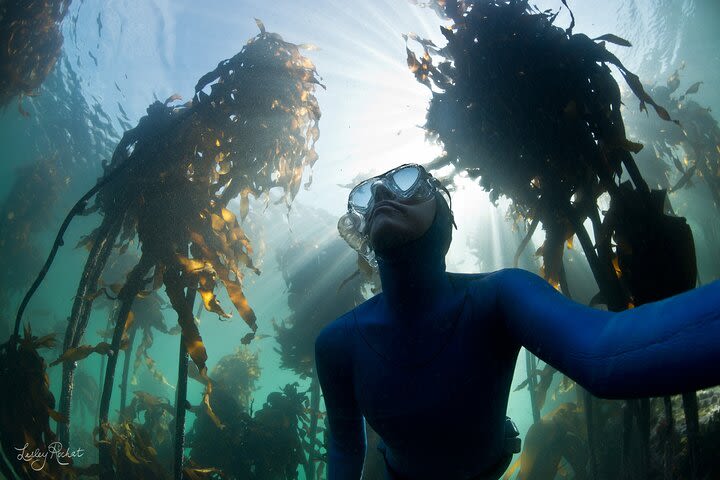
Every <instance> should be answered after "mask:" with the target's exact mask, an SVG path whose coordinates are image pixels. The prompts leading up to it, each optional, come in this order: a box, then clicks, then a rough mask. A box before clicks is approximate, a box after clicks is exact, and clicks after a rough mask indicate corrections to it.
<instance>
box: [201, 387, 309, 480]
mask: <svg viewBox="0 0 720 480" xmlns="http://www.w3.org/2000/svg"><path fill="white" fill-rule="evenodd" d="M210 402H211V404H212V409H213V411H215V412H216V413H217V415H218V417H219V418H220V419H221V420H222V422H223V425H224V426H225V427H224V428H222V429H220V428H218V427H217V425H216V424H215V422H214V421H213V420H212V419H210V418H209V417H207V415H206V414H205V412H204V411H202V412H200V413H199V415H198V418H197V420H196V421H195V423H194V424H193V427H192V431H191V432H190V433H188V444H189V445H190V446H191V448H192V450H191V452H190V458H191V460H193V461H195V462H197V463H198V464H199V465H207V466H211V467H213V468H216V469H218V470H220V471H222V472H223V473H224V474H225V475H226V476H227V478H231V479H233V478H237V479H240V478H242V479H251V480H285V479H293V478H297V477H296V475H297V468H298V466H299V465H300V464H301V463H302V462H303V460H304V459H303V453H302V451H303V447H302V445H301V438H300V430H299V428H298V421H299V419H300V418H303V417H306V416H307V414H306V413H305V410H306V409H307V404H308V399H307V397H306V396H305V395H303V394H301V393H299V392H298V391H297V384H289V385H286V386H285V387H284V388H283V389H282V391H280V392H273V393H271V394H269V395H268V397H267V401H266V403H265V404H264V405H263V407H262V408H261V409H260V410H258V411H256V412H254V414H253V412H252V411H248V410H247V408H243V406H242V405H241V404H240V403H239V402H238V401H237V400H236V398H235V396H234V395H233V394H232V393H231V392H229V391H227V390H225V388H223V386H222V384H221V383H218V386H217V390H216V391H215V392H214V393H213V396H212V398H211V400H210Z"/></svg>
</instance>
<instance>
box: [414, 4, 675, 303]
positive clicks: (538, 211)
mask: <svg viewBox="0 0 720 480" xmlns="http://www.w3.org/2000/svg"><path fill="white" fill-rule="evenodd" d="M438 4H439V5H440V6H442V7H444V12H445V13H446V15H447V17H448V18H450V19H451V20H453V21H454V22H455V23H454V25H453V26H452V27H451V28H444V27H441V29H442V33H443V35H444V36H445V37H446V38H447V41H448V43H447V45H446V46H445V47H444V48H442V49H440V48H437V47H436V46H435V45H434V44H433V43H432V42H430V41H427V40H423V39H419V38H417V37H414V36H413V37H412V38H413V39H414V40H416V41H417V42H419V43H420V44H421V45H422V47H423V54H422V56H419V57H418V56H417V55H416V54H415V53H414V52H413V51H412V50H410V49H408V65H409V67H410V69H411V71H412V72H413V73H414V74H415V76H416V78H417V79H418V81H420V82H422V83H424V84H425V85H427V86H428V87H431V88H432V89H433V97H432V100H431V103H430V107H429V109H428V114H427V123H426V128H427V130H428V134H429V135H430V136H432V137H434V138H436V139H437V140H439V141H440V142H441V143H442V144H443V146H444V148H445V152H444V154H443V155H442V156H441V157H440V158H438V159H437V160H435V161H434V162H433V164H432V165H431V167H441V166H445V165H453V166H456V167H459V168H461V169H464V170H466V171H467V172H468V173H469V174H470V175H471V176H472V177H474V178H479V181H480V185H481V186H482V187H483V188H484V189H485V190H487V191H489V192H490V197H491V199H492V200H493V201H495V200H497V199H498V198H499V197H500V196H501V195H504V196H506V197H508V198H510V199H512V207H511V208H512V213H513V215H514V216H516V217H519V218H524V219H527V220H533V227H532V230H534V227H535V226H537V222H538V221H541V222H542V223H543V226H544V228H545V230H546V231H547V236H546V241H545V244H544V245H543V247H542V249H541V250H540V251H539V252H538V253H541V254H542V255H543V260H544V274H545V277H546V278H548V280H550V281H551V282H552V283H553V284H554V285H556V287H558V288H559V287H560V282H561V278H560V277H561V269H562V263H561V259H562V251H563V247H564V245H565V242H566V241H567V240H571V239H572V237H573V235H574V234H575V233H578V235H579V238H580V240H581V242H584V240H585V238H584V237H585V235H583V234H582V232H581V231H580V230H584V229H583V227H582V223H583V221H584V220H585V219H587V218H590V219H591V220H592V222H593V227H594V229H595V238H596V239H598V240H599V241H600V242H604V243H606V245H605V244H603V245H602V246H601V248H599V250H600V251H599V252H598V255H599V256H600V257H601V258H600V260H599V262H595V261H594V260H593V258H592V257H593V256H595V255H591V256H589V261H590V264H591V268H593V272H594V273H595V276H596V279H598V283H599V285H600V288H601V291H603V296H604V299H603V301H604V303H608V304H609V305H611V307H612V308H615V309H617V308H623V307H624V306H626V305H627V304H628V303H629V302H630V300H631V296H632V295H631V293H630V292H623V291H622V289H620V288H619V286H617V281H616V280H613V277H615V271H614V269H613V268H612V266H611V263H612V260H613V258H615V256H616V255H617V254H616V253H612V252H610V238H611V235H612V234H613V231H614V227H613V226H612V225H610V223H609V221H608V222H605V223H603V220H602V219H601V218H600V215H599V212H598V207H597V199H598V197H600V196H601V195H602V194H604V193H608V194H610V195H611V196H613V197H614V194H615V192H616V191H617V190H618V188H619V187H618V183H619V178H620V176H621V174H622V172H623V168H624V169H626V170H627V171H628V172H629V174H630V177H631V178H632V180H633V183H634V184H635V188H637V189H638V190H639V191H640V192H641V193H640V194H641V195H642V196H644V197H645V198H643V200H642V201H643V202H645V203H650V202H651V200H650V199H649V196H650V193H649V191H648V189H647V186H646V184H645V183H644V181H643V180H642V178H641V177H640V175H639V173H638V172H637V168H636V166H635V163H634V161H633V158H632V155H631V152H637V151H639V150H640V149H641V148H642V145H640V144H637V143H634V142H631V141H629V140H628V139H627V137H626V135H625V127H624V124H623V120H622V117H621V114H620V105H621V101H620V89H619V87H618V85H617V83H616V82H615V80H614V79H613V77H612V75H611V71H610V65H612V66H615V67H616V68H617V69H618V70H619V72H620V73H621V74H622V76H623V77H624V78H625V80H626V81H627V83H628V85H629V86H630V88H631V90H632V91H633V92H634V93H635V95H636V96H637V97H638V98H639V99H640V102H641V108H645V104H650V105H652V106H653V107H654V109H655V110H656V112H657V113H658V115H659V116H660V117H661V118H663V119H665V120H670V116H669V114H668V113H667V111H666V110H665V109H664V108H663V107H661V106H659V105H658V104H657V103H655V102H654V101H653V99H652V98H651V97H650V96H649V95H648V94H647V93H646V92H645V90H644V89H643V87H642V84H641V83H640V80H639V79H638V77H637V76H636V75H635V74H633V73H632V72H630V71H629V70H627V69H626V68H625V67H624V66H623V64H622V63H621V62H620V60H619V59H618V58H617V57H616V56H615V55H613V54H612V53H610V52H609V51H608V50H607V49H606V48H605V42H612V43H616V44H619V45H625V46H627V45H629V43H628V42H627V41H625V40H623V39H621V38H619V37H616V36H615V35H611V34H608V35H603V36H602V37H599V38H597V39H594V40H593V39H590V38H588V37H587V36H586V35H583V34H579V33H573V32H572V28H573V26H574V22H573V24H571V26H570V28H568V29H562V28H560V27H557V26H555V25H554V24H553V22H554V20H555V18H556V16H557V13H553V12H551V11H544V12H541V11H538V10H537V9H536V8H534V7H531V6H530V5H529V3H528V2H527V1H522V0H518V1H488V0H483V1H475V2H438ZM408 40H410V39H408ZM433 56H435V57H436V58H438V59H440V61H439V62H435V61H434V59H433ZM614 199H615V202H616V203H620V202H622V201H623V199H622V198H621V197H620V196H617V197H616V198H614ZM661 213H663V212H661ZM586 240H587V242H589V238H587V239H586ZM587 242H584V243H587ZM583 247H584V248H585V247H586V245H583ZM588 247H589V248H585V249H586V250H589V251H590V252H592V251H593V250H594V248H592V246H590V245H588ZM603 247H606V248H603ZM603 250H604V252H603ZM587 253H588V252H587V251H586V254H587ZM603 253H604V254H605V256H606V257H607V258H604V259H603V258H602V256H603ZM616 262H617V261H616ZM603 263H604V264H605V265H602V264H603Z"/></svg>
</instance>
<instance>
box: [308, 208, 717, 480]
mask: <svg viewBox="0 0 720 480" xmlns="http://www.w3.org/2000/svg"><path fill="white" fill-rule="evenodd" d="M439 223H440V222H438V221H437V218H436V220H435V222H434V223H433V225H432V226H431V227H430V229H429V230H428V232H426V233H425V235H424V236H423V237H421V238H420V239H419V240H416V241H414V242H411V243H410V244H408V245H406V246H404V247H403V248H402V249H401V250H398V251H397V252H392V255H385V256H381V257H380V258H379V267H380V275H381V280H382V285H383V292H382V293H381V294H379V295H376V296H374V297H373V298H371V299H370V300H368V301H367V302H365V303H363V304H361V305H360V306H358V307H356V308H355V309H353V310H352V311H350V312H348V313H347V314H345V315H343V316H342V317H340V318H338V319H337V320H335V321H334V322H332V323H331V324H329V325H328V326H326V327H325V328H324V329H323V330H322V332H321V333H320V335H319V336H318V338H317V340H316V344H315V353H316V365H317V373H318V376H319V379H320V383H321V386H322V390H323V395H324V398H325V405H326V408H327V413H328V420H329V424H330V441H329V446H328V453H329V466H328V478H329V480H336V479H359V478H360V474H361V471H362V467H363V461H364V455H365V450H366V438H365V430H364V423H363V417H365V419H366V420H367V422H368V423H369V424H370V425H371V426H372V427H373V429H374V430H376V431H377V432H378V434H379V435H380V437H381V438H382V439H383V442H384V444H385V446H386V451H385V460H386V463H387V465H388V468H389V469H390V470H391V471H392V472H393V473H392V474H391V475H390V476H391V477H392V478H409V479H425V478H428V479H441V478H442V479H448V480H450V479H469V478H473V477H477V478H487V477H485V476H483V475H487V474H488V472H491V471H493V470H494V469H496V466H497V465H498V463H499V462H500V463H502V459H503V457H504V452H503V441H504V424H505V412H506V407H507V402H508V396H509V393H510V387H511V381H512V376H513V370H514V366H515V362H516V359H517V355H518V352H519V350H520V347H521V346H525V347H526V348H527V349H529V350H530V351H531V352H533V353H534V354H535V355H537V356H538V357H539V358H541V359H542V360H544V361H546V362H547V363H549V364H551V365H552V366H554V367H555V368H557V369H558V370H560V371H561V372H563V373H565V374H566V375H568V376H569V377H570V378H572V379H574V380H575V381H577V382H578V383H579V384H580V385H582V386H583V387H584V388H586V389H587V390H589V391H590V392H591V393H593V394H595V395H596V396H599V397H606V398H633V397H644V396H660V395H665V394H671V393H680V392H683V391H689V390H695V389H700V388H704V387H709V386H712V385H716V384H720V368H718V364H719V363H720V282H718V281H716V282H714V283H711V284H709V285H706V286H703V287H701V288H697V289H695V290H692V291H690V292H686V293H684V294H682V295H678V296H675V297H672V298H669V299H667V300H663V301H660V302H656V303H651V304H646V305H642V306H640V307H637V308H634V309H631V310H627V311H624V312H619V313H614V312H607V311H603V310H597V309H593V308H590V307H586V306H583V305H581V304H578V303H576V302H573V301H571V300H569V299H567V298H566V297H564V296H563V295H562V294H560V293H559V292H557V291H556V290H555V289H554V288H552V286H550V285H549V284H548V283H547V282H546V281H545V280H543V279H542V278H540V277H539V276H537V275H535V274H533V273H530V272H527V271H524V270H520V269H512V268H509V269H504V270H499V271H497V272H492V273H487V274H476V275H464V274H453V273H447V272H445V261H444V255H445V252H446V251H447V244H448V243H449V241H446V236H447V235H449V234H448V233H446V232H445V230H446V227H445V226H443V225H440V224H439ZM501 473H502V472H500V474H501Z"/></svg>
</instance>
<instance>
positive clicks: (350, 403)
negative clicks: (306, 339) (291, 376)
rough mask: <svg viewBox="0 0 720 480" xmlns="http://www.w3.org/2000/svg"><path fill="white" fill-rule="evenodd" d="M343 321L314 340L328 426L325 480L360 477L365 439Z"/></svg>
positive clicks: (353, 479) (342, 319) (336, 323)
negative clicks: (326, 472)
mask: <svg viewBox="0 0 720 480" xmlns="http://www.w3.org/2000/svg"><path fill="white" fill-rule="evenodd" d="M347 346H348V342H347V336H346V330H345V318H343V317H341V318H340V319H338V320H336V321H335V322H333V323H331V324H330V325H328V326H326V327H325V328H324V329H323V330H322V331H321V332H320V335H318V337H317V339H316V340H315V365H316V368H317V374H318V379H319V380H320V386H321V387H322V392H323V397H324V399H325V408H326V409H327V415H328V421H329V423H330V440H329V442H328V477H327V478H328V480H350V479H352V480H357V479H359V478H360V477H361V475H362V469H363V462H364V460H365V450H366V445H367V440H366V436H365V422H364V420H363V417H362V414H361V413H360V409H359V408H358V405H357V401H356V400H355V394H354V392H353V384H352V364H351V362H350V358H349V355H348V351H349V350H348V348H347Z"/></svg>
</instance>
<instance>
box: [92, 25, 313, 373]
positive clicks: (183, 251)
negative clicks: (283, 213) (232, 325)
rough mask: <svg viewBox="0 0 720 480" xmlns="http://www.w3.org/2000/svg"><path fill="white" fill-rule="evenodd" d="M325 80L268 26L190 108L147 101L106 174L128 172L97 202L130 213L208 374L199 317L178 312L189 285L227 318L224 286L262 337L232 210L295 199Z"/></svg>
mask: <svg viewBox="0 0 720 480" xmlns="http://www.w3.org/2000/svg"><path fill="white" fill-rule="evenodd" d="M317 84H318V80H317V78H316V74H315V67H314V65H313V64H312V62H311V61H310V60H309V59H307V58H306V57H304V56H302V55H301V54H300V50H299V47H298V46H296V45H293V44H291V43H288V42H285V41H283V40H282V39H281V38H280V37H279V36H278V35H277V34H273V33H268V32H265V31H264V29H263V30H262V31H261V33H260V34H259V35H258V36H256V37H255V38H254V39H252V40H251V41H250V42H249V43H248V44H247V45H246V46H245V47H244V48H243V49H242V51H241V52H240V53H238V54H237V55H236V56H234V57H232V58H231V59H228V60H224V61H222V62H220V64H219V65H218V66H217V68H216V69H215V70H213V71H212V72H210V73H208V74H206V75H205V76H203V77H202V78H201V79H200V81H199V82H198V85H197V87H196V95H195V98H194V99H193V101H192V102H190V103H189V104H186V105H185V106H182V107H171V106H168V103H169V102H170V101H173V100H175V99H176V98H177V97H171V98H170V99H168V100H169V102H166V103H165V104H163V103H160V102H156V103H155V104H153V105H151V107H150V108H148V115H147V116H146V117H144V118H143V119H142V120H141V121H140V123H139V124H138V126H137V127H136V128H135V129H133V130H131V131H129V132H126V134H125V136H124V137H123V140H122V141H121V143H120V145H118V148H117V149H116V152H115V155H114V156H113V161H112V162H111V164H110V165H109V166H108V175H113V172H115V171H116V170H117V169H118V168H122V169H123V170H122V171H121V172H118V178H117V179H115V180H114V181H113V182H112V184H111V185H108V187H107V188H105V189H103V190H102V191H101V192H100V194H99V195H98V198H97V206H98V207H99V209H100V210H101V211H102V212H103V213H104V214H105V215H119V212H121V211H125V212H127V214H126V216H125V218H124V220H123V233H122V234H121V238H124V239H127V240H126V241H131V239H133V238H134V232H137V235H138V236H139V239H140V242H141V245H142V250H143V253H144V254H145V255H148V256H149V258H151V259H152V262H153V263H154V264H155V272H156V273H157V272H162V275H163V281H164V283H165V285H166V287H167V293H168V296H169V297H170V300H171V303H172V304H173V308H175V309H176V310H177V311H178V312H179V313H181V314H180V315H179V319H178V320H179V323H180V325H181V327H182V330H183V338H184V341H185V343H186V346H187V349H188V352H189V353H190V355H191V356H192V359H193V361H195V362H196V363H197V364H198V366H200V367H201V368H203V367H204V364H205V358H206V353H205V348H204V344H203V342H202V339H201V337H200V335H199V332H198V330H197V326H196V325H195V322H194V320H193V318H192V312H189V311H184V309H183V308H182V306H181V304H182V303H183V302H184V299H183V295H182V294H181V289H182V288H184V287H186V286H195V287H196V288H197V290H198V292H199V293H200V296H201V298H202V299H203V304H204V305H205V307H206V308H207V309H208V310H209V311H211V312H214V313H217V314H218V315H220V316H229V314H227V313H226V312H225V310H224V309H223V308H222V307H221V306H220V303H219V301H218V299H217V297H216V296H215V287H216V286H217V284H218V283H222V284H223V285H224V287H225V290H226V291H227V293H228V295H229V297H230V300H231V301H232V303H233V305H234V306H235V308H236V310H237V311H238V312H239V313H240V315H241V316H242V317H243V319H244V320H245V322H246V323H247V324H248V326H249V327H250V328H251V329H252V331H253V332H254V331H255V330H256V329H257V324H256V318H255V313H254V312H253V310H252V308H251V307H250V306H249V303H248V301H247V299H246V298H245V295H244V293H243V289H242V280H243V272H242V271H241V266H242V267H245V268H248V269H250V270H251V271H254V272H255V273H259V271H258V270H257V268H255V266H254V265H253V262H252V260H251V255H252V248H251V246H250V242H249V240H248V238H247V237H246V235H245V233H244V232H243V229H242V228H241V227H240V224H239V220H241V219H237V218H236V217H235V215H234V214H233V213H232V212H230V211H229V210H228V209H227V204H228V202H229V201H230V200H232V199H233V198H235V197H237V196H240V202H241V216H244V215H245V214H246V213H247V206H248V201H249V198H248V197H249V195H253V196H255V197H259V196H267V195H269V193H270V190H273V189H276V188H277V189H278V190H280V191H282V192H283V193H282V197H281V198H282V199H284V201H285V202H286V203H288V204H289V203H290V202H291V201H292V199H293V198H294V196H295V194H296V193H297V191H298V188H299V185H300V182H301V179H302V175H303V171H304V168H305V167H311V166H312V165H313V163H314V162H315V160H316V158H317V155H316V154H315V150H314V144H315V141H316V140H317V138H318V135H319V131H318V128H317V121H318V119H319V117H320V111H319V107H318V104H317V100H316V99H315V97H314V95H313V92H314V89H315V85H317ZM205 90H209V93H206V91H205ZM188 246H189V251H188Z"/></svg>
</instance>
